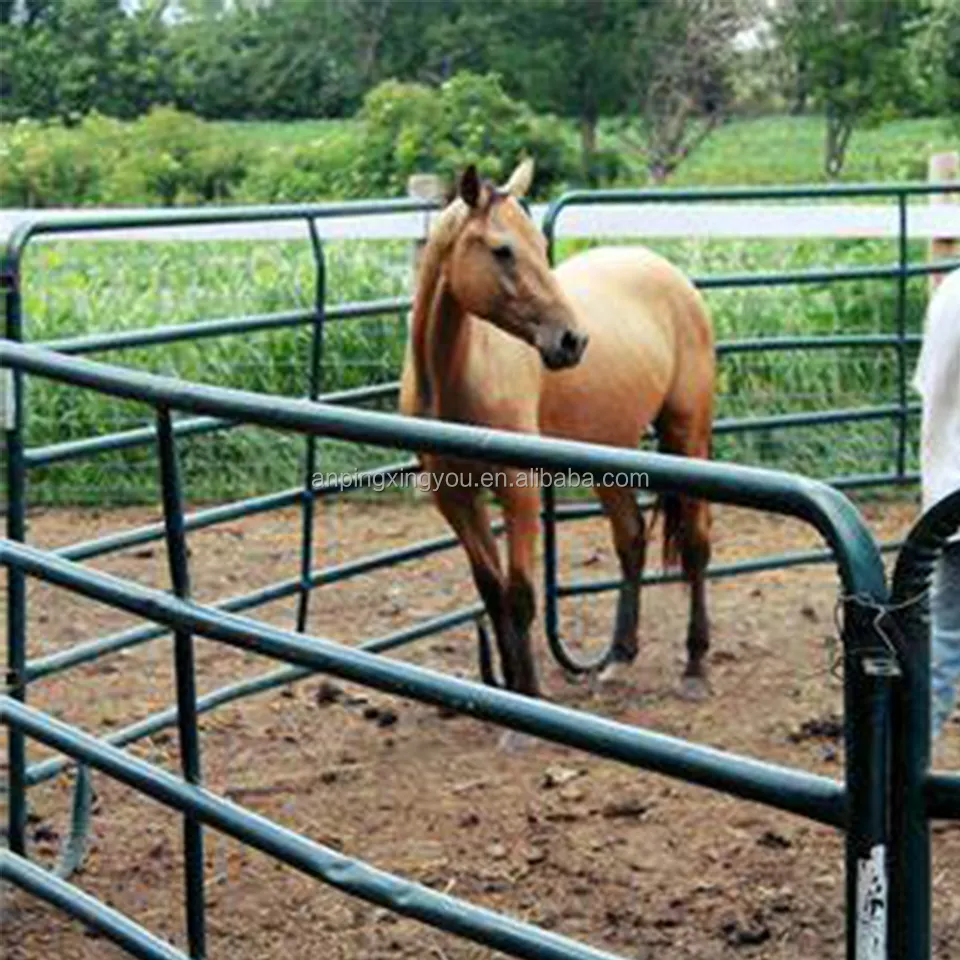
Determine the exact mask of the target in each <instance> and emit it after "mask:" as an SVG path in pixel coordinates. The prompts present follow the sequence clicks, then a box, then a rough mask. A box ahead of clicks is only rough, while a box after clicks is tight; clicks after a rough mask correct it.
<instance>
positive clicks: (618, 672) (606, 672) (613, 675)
mask: <svg viewBox="0 0 960 960" xmlns="http://www.w3.org/2000/svg"><path fill="white" fill-rule="evenodd" d="M628 666H629V664H628V663H625V662H624V661H623V660H611V661H610V662H609V663H608V664H607V665H606V666H605V667H603V668H602V669H601V670H598V671H596V672H595V673H594V674H593V677H594V678H595V680H596V684H597V686H598V687H609V686H612V685H614V684H619V683H625V682H626V678H625V677H624V670H625V668H626V667H628Z"/></svg>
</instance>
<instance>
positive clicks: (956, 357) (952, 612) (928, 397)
mask: <svg viewBox="0 0 960 960" xmlns="http://www.w3.org/2000/svg"><path fill="white" fill-rule="evenodd" d="M913 385H914V387H915V388H916V390H917V391H918V392H919V393H920V395H921V397H922V398H923V403H922V410H923V412H922V420H921V439H920V477H921V485H922V488H923V510H924V511H927V510H929V509H930V508H931V507H932V506H933V505H934V504H935V503H937V502H939V501H940V500H942V499H943V498H944V497H946V496H947V494H950V493H953V491H954V490H957V489H958V488H960V269H957V270H954V271H953V272H952V273H950V274H949V275H948V276H947V278H946V279H945V280H944V281H943V283H941V284H940V286H939V287H938V288H937V290H936V292H935V293H934V295H933V297H932V299H931V300H930V306H929V308H928V310H927V317H926V323H925V329H924V335H923V345H922V347H921V350H920V359H919V361H918V363H917V369H916V373H915V375H914V380H913ZM930 621H931V632H930V660H931V693H932V697H931V734H932V737H933V739H934V740H936V739H937V737H938V736H939V735H940V733H941V731H942V730H943V726H944V724H945V723H946V722H947V719H948V717H949V716H950V713H951V711H952V710H953V707H954V704H955V703H956V699H957V686H958V684H960V536H954V537H952V538H951V539H950V540H949V541H948V542H947V544H946V546H945V547H944V550H943V553H942V554H941V556H940V558H939V561H938V563H937V567H936V569H935V571H934V579H933V589H932V593H931V599H930Z"/></svg>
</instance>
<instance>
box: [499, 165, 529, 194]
mask: <svg viewBox="0 0 960 960" xmlns="http://www.w3.org/2000/svg"><path fill="white" fill-rule="evenodd" d="M533 169H534V163H533V157H527V159H526V160H524V161H523V162H522V163H521V164H520V165H519V166H518V167H517V169H516V170H514V171H513V173H511V174H510V179H509V180H508V181H507V182H506V185H505V186H504V187H503V192H504V193H509V194H510V196H512V197H516V198H517V199H518V200H519V199H520V198H521V197H525V196H526V195H527V192H528V191H529V190H530V186H531V184H532V183H533Z"/></svg>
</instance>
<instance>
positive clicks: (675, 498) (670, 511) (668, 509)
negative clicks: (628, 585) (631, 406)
mask: <svg viewBox="0 0 960 960" xmlns="http://www.w3.org/2000/svg"><path fill="white" fill-rule="evenodd" d="M663 419H664V413H661V414H660V416H659V417H657V420H656V423H655V427H656V432H657V452H658V453H677V452H678V451H677V449H676V445H675V444H672V443H671V442H670V440H669V433H668V431H666V430H665V429H664V423H663ZM683 513H684V511H683V506H682V503H681V500H680V494H678V493H673V492H671V491H667V492H665V493H660V494H658V495H657V498H656V500H655V501H654V504H653V516H652V519H651V522H650V527H651V532H652V530H653V528H654V527H655V526H656V523H657V518H658V517H660V516H662V517H663V566H664V568H665V569H667V570H669V569H670V568H672V567H676V566H677V565H678V564H679V562H680V553H681V548H682V546H683V541H684V522H683Z"/></svg>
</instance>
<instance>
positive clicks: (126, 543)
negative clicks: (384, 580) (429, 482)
mask: <svg viewBox="0 0 960 960" xmlns="http://www.w3.org/2000/svg"><path fill="white" fill-rule="evenodd" d="M416 469H417V464H416V462H415V461H404V462H403V463H394V464H389V465H387V466H384V467H372V468H370V469H369V470H362V471H359V472H358V473H356V474H354V475H352V477H351V479H350V480H349V481H347V480H341V481H339V482H336V483H330V482H328V483H324V484H318V485H316V486H314V487H313V488H312V490H311V491H310V493H312V495H313V496H315V497H327V496H330V495H333V494H336V493H341V492H344V491H350V490H361V489H367V488H369V487H371V486H373V485H374V483H375V482H379V481H380V480H387V479H388V478H390V477H395V476H403V475H405V474H408V473H412V472H413V471H414V470H416ZM303 497H304V490H303V487H291V488H289V489H287V490H279V491H278V492H277V493H268V494H264V495H263V496H259V497H249V498H247V499H245V500H237V501H234V502H232V503H226V504H221V505H220V506H216V507H208V508H206V509H204V510H197V511H195V512H194V513H188V514H186V515H185V516H184V524H185V528H186V530H187V532H190V531H191V530H202V529H204V528H205V527H211V526H214V525H216V524H218V523H225V522H227V521H230V520H237V519H241V518H243V517H249V516H253V515H254V514H257V513H266V512H267V511H269V510H279V509H282V508H283V507H289V506H293V505H294V504H296V503H299V502H300V501H301V500H302V499H303ZM163 535H164V526H163V523H160V522H157V523H151V524H146V525H145V526H142V527H136V528H134V529H133V530H123V531H120V532H119V533H113V534H109V535H108V536H106V537H97V538H96V539H94V540H84V541H82V542H79V543H72V544H70V545H69V546H65V547H58V548H57V549H56V550H55V551H54V552H55V553H57V554H59V555H60V556H61V557H65V558H66V559H67V560H89V559H90V558H91V557H99V556H103V555H104V554H106V553H113V552H115V551H117V550H125V549H128V548H129V547H138V546H142V545H143V544H145V543H150V542H152V541H154V540H161V539H163Z"/></svg>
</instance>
